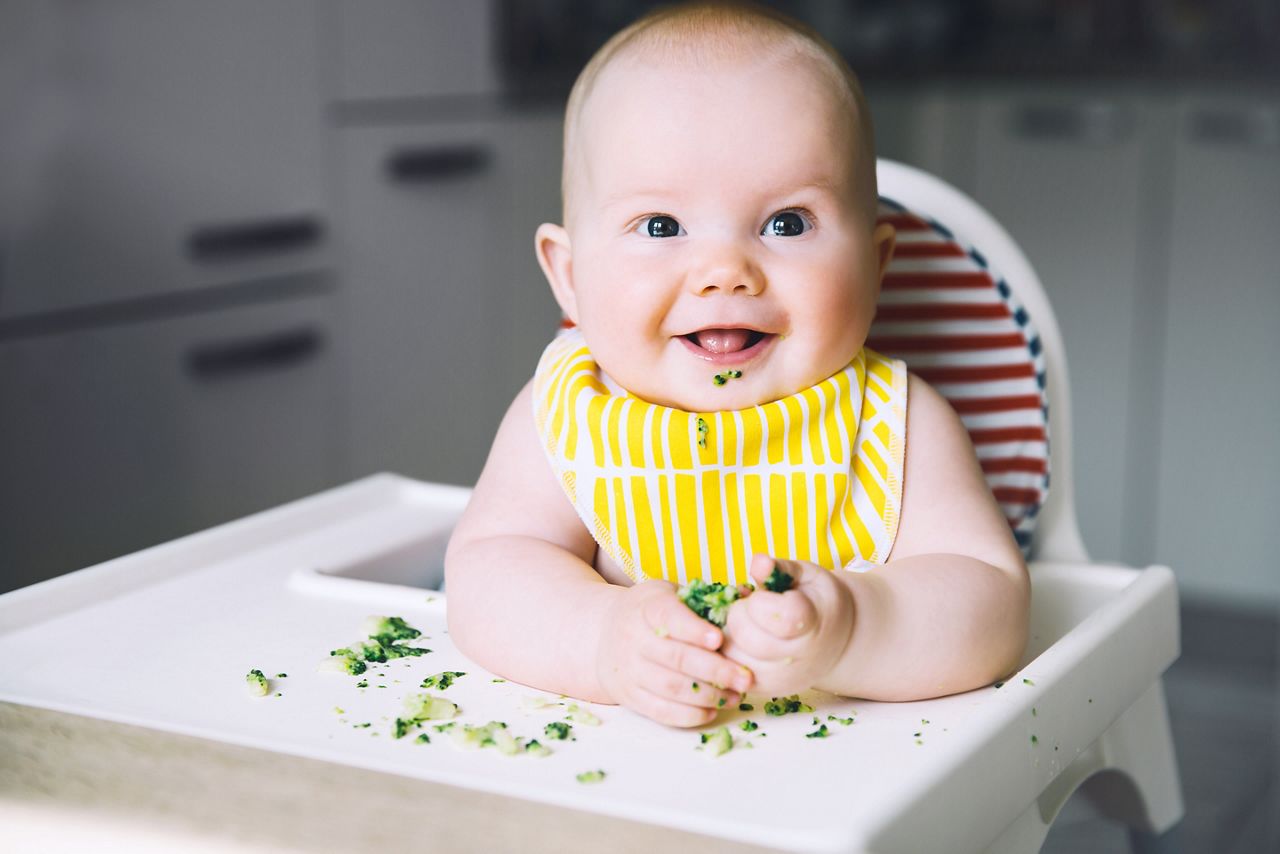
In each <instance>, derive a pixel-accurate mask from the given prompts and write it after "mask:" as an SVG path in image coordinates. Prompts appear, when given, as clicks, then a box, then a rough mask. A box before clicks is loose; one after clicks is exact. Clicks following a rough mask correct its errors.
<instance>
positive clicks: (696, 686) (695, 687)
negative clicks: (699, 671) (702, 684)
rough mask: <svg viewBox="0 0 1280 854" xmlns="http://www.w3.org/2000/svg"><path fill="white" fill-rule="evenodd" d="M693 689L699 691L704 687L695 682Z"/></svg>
mask: <svg viewBox="0 0 1280 854" xmlns="http://www.w3.org/2000/svg"><path fill="white" fill-rule="evenodd" d="M693 690H694V692H697V691H701V690H702V689H701V688H699V687H698V683H697V682H694V683H693Z"/></svg>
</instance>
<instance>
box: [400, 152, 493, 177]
mask: <svg viewBox="0 0 1280 854" xmlns="http://www.w3.org/2000/svg"><path fill="white" fill-rule="evenodd" d="M492 159H493V157H492V154H491V152H490V151H489V149H488V147H487V146H484V145H480V144H471V145H452V146H433V147H429V148H402V149H400V150H398V151H393V152H392V153H391V154H390V155H389V156H388V157H387V162H386V170H387V176H388V177H389V178H390V179H391V180H392V181H393V182H395V183H398V184H424V183H427V182H430V181H441V180H447V179H452V178H466V177H469V176H471V175H476V174H479V173H481V172H483V171H485V170H486V169H488V168H489V164H490V162H491V161H492Z"/></svg>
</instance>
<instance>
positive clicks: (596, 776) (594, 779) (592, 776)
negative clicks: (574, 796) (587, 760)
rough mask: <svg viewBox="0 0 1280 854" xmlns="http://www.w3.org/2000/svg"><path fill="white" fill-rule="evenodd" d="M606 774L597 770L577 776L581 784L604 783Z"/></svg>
mask: <svg viewBox="0 0 1280 854" xmlns="http://www.w3.org/2000/svg"><path fill="white" fill-rule="evenodd" d="M604 776H605V774H604V772H603V771H601V770H599V769H597V770H595V771H583V772H582V773H581V774H578V775H577V780H578V782H579V783H600V782H603V781H604Z"/></svg>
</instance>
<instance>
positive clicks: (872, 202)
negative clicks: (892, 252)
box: [560, 0, 877, 224]
mask: <svg viewBox="0 0 1280 854" xmlns="http://www.w3.org/2000/svg"><path fill="white" fill-rule="evenodd" d="M630 53H644V54H649V55H653V56H657V57H660V58H666V59H671V60H673V61H684V62H689V61H694V62H697V61H709V62H716V61H732V60H737V59H742V58H744V57H760V56H768V55H773V56H775V57H783V58H786V57H795V56H800V57H806V58H809V59H812V60H814V63H813V65H814V67H815V69H816V70H818V71H819V72H820V73H822V74H823V75H824V76H826V77H827V78H828V82H829V83H830V84H831V86H832V88H833V89H834V90H835V91H836V92H837V93H839V95H840V97H841V98H842V100H844V102H845V104H846V105H847V106H848V108H849V110H850V111H851V112H852V113H853V117H854V127H856V128H857V138H858V144H857V146H856V148H855V150H853V151H850V152H849V156H850V157H852V158H854V159H855V163H854V171H853V175H854V177H855V180H856V181H857V186H858V188H859V192H860V193H861V194H863V195H864V198H863V203H864V206H865V208H866V210H867V212H868V214H869V215H870V218H871V221H872V222H874V219H875V210H876V198H877V196H876V169H875V162H876V157H875V139H874V131H873V128H872V124H871V111H870V109H869V108H868V106H867V100H866V97H865V96H864V95H863V93H862V85H861V84H860V83H859V82H858V77H857V75H856V74H854V73H853V69H851V68H850V67H849V64H848V63H847V62H845V60H844V58H843V57H842V56H840V54H839V52H837V51H836V49H835V48H834V47H832V45H831V43H830V42H828V41H827V40H826V39H824V38H823V37H822V36H820V35H819V34H818V33H817V32H816V31H815V30H813V29H812V28H811V27H809V26H807V25H805V24H803V23H801V22H799V21H796V20H794V19H793V18H790V17H788V16H786V15H784V14H782V13H781V12H777V11H775V10H773V9H768V8H765V7H763V6H757V5H755V4H751V3H746V2H731V1H730V0H720V1H719V2H715V0H712V1H711V2H706V1H705V0H704V2H691V3H683V4H679V5H674V6H662V7H659V8H657V9H654V10H653V11H651V12H649V13H648V14H646V15H644V16H642V17H641V18H639V19H638V20H636V21H635V22H634V23H632V24H631V25H629V26H627V27H625V28H624V29H622V30H619V31H618V32H617V33H616V34H614V36H613V37H612V38H610V39H609V40H608V41H607V42H605V43H604V45H603V46H602V47H601V48H600V49H599V50H597V51H596V52H595V55H593V56H592V57H591V59H590V61H588V62H587V64H586V65H585V66H584V67H583V69H582V71H581V73H579V74H578V79H577V80H576V81H575V82H574V84H573V89H572V90H571V91H570V93H569V102H568V105H567V106H566V108H565V118H564V161H563V163H562V169H561V179H560V195H561V204H562V207H563V208H564V211H563V215H564V220H565V222H566V224H567V223H568V219H569V200H570V198H571V192H570V189H571V188H570V183H571V180H572V176H573V171H574V170H572V169H571V168H570V166H571V164H573V163H574V162H575V160H576V158H577V157H578V156H579V151H578V124H579V122H580V120H581V115H582V110H583V107H584V106H585V105H586V103H587V99H588V98H589V97H590V95H591V92H592V89H593V88H594V87H595V84H596V80H597V79H598V78H599V76H600V74H601V72H603V71H604V69H605V68H607V67H608V66H609V64H610V63H611V62H613V61H614V60H615V59H617V58H618V57H619V56H623V55H626V54H630Z"/></svg>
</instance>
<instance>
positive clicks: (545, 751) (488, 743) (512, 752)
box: [450, 721, 551, 756]
mask: <svg viewBox="0 0 1280 854" xmlns="http://www.w3.org/2000/svg"><path fill="white" fill-rule="evenodd" d="M450 738H452V739H453V743H454V744H455V745H457V746H458V747H462V748H467V749H471V750H475V749H479V748H482V747H492V748H494V749H495V750H497V751H498V752H499V753H501V754H502V755H504V756H516V755H518V754H521V753H528V754H530V755H533V756H549V755H550V754H551V750H550V749H549V748H547V747H546V746H544V745H542V744H539V743H538V742H537V741H535V740H526V739H524V738H519V737H517V736H514V735H512V734H511V733H510V732H509V731H508V730H507V725H506V724H505V723H503V722H502V721H489V722H488V723H487V724H485V725H484V726H472V725H470V724H463V725H462V727H461V728H455V729H454V730H453V732H452V734H451V736H450Z"/></svg>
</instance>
